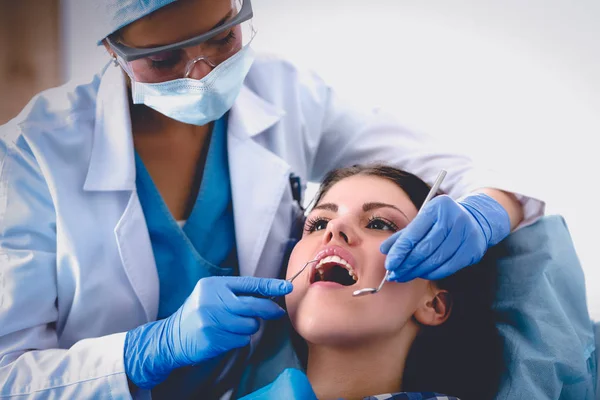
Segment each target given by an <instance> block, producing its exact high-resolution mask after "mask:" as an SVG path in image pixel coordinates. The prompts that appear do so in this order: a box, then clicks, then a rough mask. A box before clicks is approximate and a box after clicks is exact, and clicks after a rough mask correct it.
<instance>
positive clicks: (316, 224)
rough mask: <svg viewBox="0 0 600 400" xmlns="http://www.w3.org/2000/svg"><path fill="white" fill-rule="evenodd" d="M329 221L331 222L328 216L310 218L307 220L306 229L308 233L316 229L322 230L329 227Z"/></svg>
mask: <svg viewBox="0 0 600 400" xmlns="http://www.w3.org/2000/svg"><path fill="white" fill-rule="evenodd" d="M328 222H329V220H328V219H327V218H323V217H314V218H309V219H308V220H307V221H306V225H304V231H305V232H307V233H311V232H314V231H321V230H323V229H325V228H327V223H328Z"/></svg>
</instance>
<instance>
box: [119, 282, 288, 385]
mask: <svg viewBox="0 0 600 400" xmlns="http://www.w3.org/2000/svg"><path fill="white" fill-rule="evenodd" d="M292 289H293V286H292V284H291V283H289V282H287V281H284V280H278V279H266V278H255V277H210V278H203V279H200V280H199V281H198V283H197V285H196V287H195V288H194V291H193V292H192V294H191V295H190V296H189V297H188V298H187V300H186V301H185V303H184V304H183V305H182V306H181V307H180V308H179V310H177V311H176V312H175V313H174V314H173V315H171V316H170V317H169V318H166V319H164V320H161V321H156V322H151V323H148V324H145V325H142V326H140V327H138V328H136V329H133V330H131V331H129V332H127V335H126V338H125V350H124V351H125V354H124V360H125V372H126V373H127V376H128V378H129V380H130V381H131V382H132V383H134V384H135V385H136V386H137V387H139V388H143V389H151V388H152V387H154V386H156V385H157V384H159V383H160V382H162V381H164V380H165V379H166V378H167V377H168V375H169V374H170V373H171V371H173V370H174V369H176V368H179V367H183V366H189V365H195V364H199V363H202V362H203V361H207V360H209V359H211V358H214V357H216V356H219V355H221V354H223V353H226V352H228V351H230V350H233V349H236V348H240V347H244V346H246V345H247V344H249V343H250V336H251V335H252V334H254V333H256V332H257V331H258V329H259V327H260V322H259V321H258V318H261V319H265V320H269V319H276V318H279V317H281V316H282V315H284V314H285V311H284V310H283V309H282V308H281V307H279V306H278V305H277V304H275V303H274V302H273V301H271V300H268V299H267V298H257V297H251V296H238V295H242V294H243V295H260V296H264V297H271V296H284V295H286V294H288V293H290V292H291V291H292Z"/></svg>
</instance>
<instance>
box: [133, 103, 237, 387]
mask: <svg viewBox="0 0 600 400" xmlns="http://www.w3.org/2000/svg"><path fill="white" fill-rule="evenodd" d="M226 126H227V115H226V116H224V117H222V118H221V119H219V120H217V121H215V123H214V124H213V131H212V134H211V138H210V145H209V149H208V154H207V158H206V164H205V167H204V172H203V176H202V183H201V185H200V189H199V192H198V196H197V198H196V201H195V204H194V207H193V209H192V212H191V214H190V216H189V218H188V220H187V222H186V223H185V225H184V226H183V228H181V227H180V226H179V225H178V224H177V221H176V220H175V219H174V218H173V215H172V214H171V212H170V211H169V209H168V207H167V205H166V204H165V202H164V201H163V199H162V197H161V195H160V193H159V191H158V189H157V188H156V186H155V185H154V182H153V181H152V178H151V176H150V174H149V173H148V171H147V170H146V168H145V166H144V163H143V162H142V159H141V157H140V156H139V155H138V154H137V153H136V156H135V160H136V171H137V172H136V174H137V175H136V186H137V193H138V196H139V199H140V203H141V205H142V209H143V212H144V216H145V218H146V224H147V226H148V231H149V234H150V241H151V242H152V250H153V252H154V258H155V260H156V268H157V270H158V278H159V285H160V295H159V306H158V317H157V319H163V318H167V317H169V316H170V315H171V314H173V313H174V312H175V311H177V309H178V308H179V307H181V305H182V304H183V303H184V301H185V299H186V298H187V297H188V296H189V295H190V293H191V292H192V290H193V289H194V287H195V286H196V283H197V282H198V280H199V279H201V278H205V277H209V276H228V275H229V276H230V275H238V274H239V272H238V263H237V255H236V245H235V227H234V220H233V205H232V200H231V186H230V176H229V164H228V161H227V128H226ZM202 375H204V374H202V373H201V371H198V370H197V369H196V370H195V372H194V368H187V369H182V370H180V371H177V372H176V373H173V374H171V376H170V377H169V379H167V381H165V382H164V383H163V384H161V385H159V386H157V388H155V389H156V393H153V396H154V397H156V394H158V391H162V390H161V387H162V388H163V390H164V392H165V395H166V394H167V393H170V395H171V396H173V395H176V394H177V393H179V394H180V395H183V393H184V392H186V394H189V392H188V390H194V389H193V388H191V387H190V385H192V386H194V385H197V384H199V383H200V381H201V377H202ZM177 397H179V396H177Z"/></svg>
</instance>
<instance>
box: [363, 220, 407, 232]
mask: <svg viewBox="0 0 600 400" xmlns="http://www.w3.org/2000/svg"><path fill="white" fill-rule="evenodd" d="M367 229H376V230H381V231H391V232H396V231H398V230H399V229H400V228H398V225H396V224H395V223H393V222H392V221H390V220H389V219H386V218H381V217H371V218H370V219H369V223H368V224H367Z"/></svg>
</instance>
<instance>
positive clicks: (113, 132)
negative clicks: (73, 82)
mask: <svg viewBox="0 0 600 400" xmlns="http://www.w3.org/2000/svg"><path fill="white" fill-rule="evenodd" d="M128 90H129V89H128V87H127V84H126V81H125V76H124V74H123V72H122V71H121V68H119V67H117V66H114V65H113V64H112V62H111V64H110V65H109V66H108V67H107V68H106V69H105V72H104V74H103V76H102V79H101V80H100V86H99V88H98V95H97V100H96V119H95V123H94V138H93V144H92V155H91V158H90V165H89V168H88V173H87V177H86V180H85V184H84V186H83V189H84V190H87V191H110V190H134V189H135V162H134V147H133V136H132V134H131V119H130V117H129V96H128V94H127V91H128Z"/></svg>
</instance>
